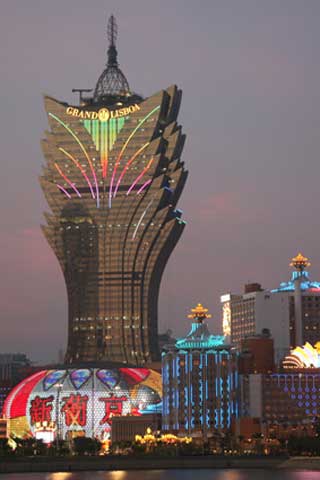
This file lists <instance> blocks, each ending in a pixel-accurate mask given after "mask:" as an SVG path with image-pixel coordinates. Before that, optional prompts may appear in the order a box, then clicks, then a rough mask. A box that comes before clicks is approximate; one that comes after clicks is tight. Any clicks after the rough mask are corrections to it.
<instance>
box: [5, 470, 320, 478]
mask: <svg viewBox="0 0 320 480" xmlns="http://www.w3.org/2000/svg"><path fill="white" fill-rule="evenodd" d="M0 480H320V472H319V471H302V470H301V471H285V470H256V469H252V470H231V469H230V470H209V469H200V470H199V469H197V470H191V469H189V470H150V471H147V470H131V471H124V470H117V471H113V472H74V473H69V472H58V473H6V474H3V475H0Z"/></svg>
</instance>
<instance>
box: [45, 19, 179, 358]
mask: <svg viewBox="0 0 320 480" xmlns="http://www.w3.org/2000/svg"><path fill="white" fill-rule="evenodd" d="M116 33H117V32H116V24H115V19H114V17H113V16H112V17H110V20H109V24H108V38H109V49H108V59H107V65H106V68H105V70H104V71H103V73H102V74H101V76H100V78H99V79H98V82H97V84H96V87H95V89H94V92H93V95H92V97H90V98H85V97H84V96H83V92H84V90H78V91H79V92H80V102H79V105H76V106H75V105H69V104H67V103H65V102H62V101H58V100H56V99H54V98H52V97H49V96H46V97H45V109H46V112H47V115H48V122H49V130H47V131H46V132H45V136H44V138H43V140H42V149H43V153H44V157H45V161H46V163H45V166H44V168H43V172H42V175H41V179H40V182H41V186H42V189H43V192H44V194H45V197H46V199H47V202H48V205H49V207H50V209H51V212H50V213H47V214H45V217H46V222H47V223H46V225H45V226H43V231H44V234H45V236H46V238H47V240H48V242H49V244H50V246H51V248H52V249H53V251H54V253H55V255H56V256H57V259H58V261H59V263H60V266H61V269H62V272H63V275H64V278H65V283H66V287H67V295H68V305H69V323H68V325H69V328H68V347H67V353H66V362H67V363H69V364H70V363H73V362H88V361H89V362H91V361H108V362H120V363H125V364H128V365H140V366H141V365H146V364H149V363H150V362H152V361H157V360H159V350H158V342H157V335H158V325H157V324H158V318H157V315H158V295H159V287H160V281H161V276H162V273H163V271H164V268H165V265H166V263H167V261H168V259H169V256H170V254H171V252H172V251H173V249H174V247H175V245H176V243H177V242H178V240H179V238H180V236H181V234H182V232H183V229H184V227H185V222H184V221H183V220H182V219H181V215H182V212H181V210H178V209H177V208H176V206H177V202H178V200H179V197H180V195H181V192H182V190H183V187H184V184H185V181H186V178H187V172H186V170H185V168H184V164H183V162H182V161H181V158H180V157H181V152H182V148H183V144H184V140H185V136H184V135H183V134H182V133H181V127H180V126H179V124H178V123H177V116H178V112H179V106H180V101H181V91H180V90H179V89H178V88H177V87H176V86H171V87H169V88H167V89H166V90H162V91H160V92H158V93H156V94H154V95H152V96H150V97H148V98H145V99H143V98H142V97H141V96H139V95H137V94H135V93H133V92H132V91H131V90H130V88H129V84H128V82H127V79H126V78H125V76H124V74H123V73H122V71H121V70H120V68H119V65H118V60H117V50H116V46H115V41H116Z"/></svg>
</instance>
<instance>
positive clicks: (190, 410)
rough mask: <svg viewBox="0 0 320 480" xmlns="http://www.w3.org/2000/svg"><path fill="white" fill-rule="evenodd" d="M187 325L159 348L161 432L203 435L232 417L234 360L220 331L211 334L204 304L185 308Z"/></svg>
mask: <svg viewBox="0 0 320 480" xmlns="http://www.w3.org/2000/svg"><path fill="white" fill-rule="evenodd" d="M191 312H192V313H191V314H190V315H189V318H192V324H191V330H190V332H189V333H188V335H187V336H186V337H185V338H180V339H179V340H177V342H176V343H175V345H172V344H169V345H167V346H166V347H165V348H164V351H163V353H162V383H163V408H162V428H163V430H165V431H169V432H173V433H180V434H182V435H189V436H190V435H191V436H192V437H200V438H203V439H208V438H209V437H212V436H213V435H214V434H215V433H216V432H217V431H218V432H220V433H223V432H226V431H228V429H229V428H230V426H231V422H232V420H233V419H234V418H236V417H237V416H238V409H239V406H238V371H237V359H236V356H235V355H233V353H232V352H231V349H230V346H229V345H227V344H226V343H225V338H224V337H223V336H221V335H211V334H210V332H209V330H208V326H207V323H206V319H207V318H210V317H211V315H209V314H208V313H207V312H208V309H206V308H203V306H202V305H201V304H200V303H199V304H198V305H197V307H196V308H194V309H192V310H191Z"/></svg>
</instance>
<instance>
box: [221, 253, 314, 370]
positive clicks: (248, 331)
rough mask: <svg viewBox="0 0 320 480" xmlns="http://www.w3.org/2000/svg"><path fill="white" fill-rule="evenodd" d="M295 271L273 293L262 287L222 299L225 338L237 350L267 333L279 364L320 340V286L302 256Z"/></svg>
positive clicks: (294, 261)
mask: <svg viewBox="0 0 320 480" xmlns="http://www.w3.org/2000/svg"><path fill="white" fill-rule="evenodd" d="M290 266H292V267H294V271H293V272H292V277H291V280H290V281H289V282H282V283H281V284H280V286H279V287H278V288H276V289H273V290H263V289H262V288H261V286H260V285H259V284H250V285H248V286H246V288H245V293H244V294H238V295H234V294H232V293H228V294H225V295H222V296H221V303H222V323H223V331H224V333H225V335H229V338H230V341H231V344H232V345H234V346H235V347H236V348H237V349H238V350H240V348H241V341H242V340H243V339H244V338H246V337H248V336H252V335H257V334H260V333H261V332H262V330H263V329H268V330H270V332H271V335H272V337H273V339H274V347H275V358H276V360H277V362H279V361H280V360H281V359H282V358H283V357H284V356H285V355H287V354H288V353H289V351H290V349H292V348H294V347H295V346H298V345H302V344H303V343H304V342H310V343H312V344H314V343H315V342H316V341H317V340H319V338H320V283H319V282H314V281H311V280H310V278H309V272H307V271H306V268H307V267H308V266H310V263H309V261H308V259H307V258H306V257H304V256H303V255H301V253H299V254H298V255H297V256H296V257H294V258H293V259H292V261H291V263H290Z"/></svg>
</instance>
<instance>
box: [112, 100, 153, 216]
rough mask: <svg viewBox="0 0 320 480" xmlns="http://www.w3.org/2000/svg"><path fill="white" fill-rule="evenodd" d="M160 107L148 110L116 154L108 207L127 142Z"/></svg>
mask: <svg viewBox="0 0 320 480" xmlns="http://www.w3.org/2000/svg"><path fill="white" fill-rule="evenodd" d="M159 108H160V105H158V106H157V107H155V108H154V109H153V110H151V112H149V113H148V114H147V115H146V116H145V117H144V118H143V119H142V120H141V122H140V123H139V124H138V125H137V126H136V128H135V129H134V130H133V131H132V132H131V133H130V135H129V137H128V138H127V140H126V141H125V143H124V145H123V147H122V149H121V151H120V153H119V155H118V158H117V161H116V164H115V166H114V169H113V173H112V177H111V182H110V188H109V208H111V199H112V187H113V182H114V177H115V176H116V172H117V168H118V166H119V163H120V160H121V157H122V155H123V152H124V151H125V149H126V148H127V146H128V143H129V142H130V140H131V138H132V137H133V136H134V135H135V133H136V132H137V131H138V130H139V128H140V127H141V125H143V124H144V122H145V121H146V120H147V119H148V118H149V117H150V116H151V115H152V114H153V113H154V112H155V111H157V110H159Z"/></svg>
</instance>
